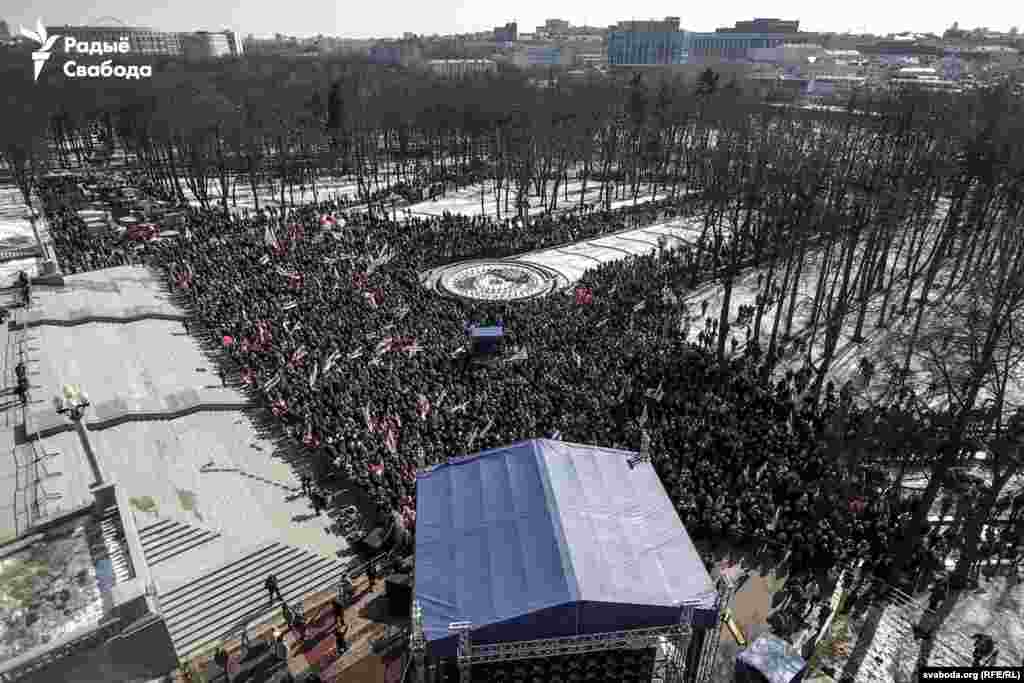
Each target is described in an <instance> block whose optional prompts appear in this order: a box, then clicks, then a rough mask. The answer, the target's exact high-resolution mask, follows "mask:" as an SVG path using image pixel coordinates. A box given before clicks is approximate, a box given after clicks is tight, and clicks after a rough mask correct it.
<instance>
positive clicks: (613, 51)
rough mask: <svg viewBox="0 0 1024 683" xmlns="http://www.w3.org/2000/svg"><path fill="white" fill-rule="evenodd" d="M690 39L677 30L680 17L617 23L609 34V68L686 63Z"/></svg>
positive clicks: (687, 35)
mask: <svg viewBox="0 0 1024 683" xmlns="http://www.w3.org/2000/svg"><path fill="white" fill-rule="evenodd" d="M689 36H690V34H688V33H686V32H685V31H680V30H679V17H666V18H665V19H663V20H661V21H658V20H649V21H620V22H619V23H618V24H617V25H616V26H613V27H612V28H611V30H610V31H609V32H608V50H607V51H608V65H609V66H630V65H638V66H639V65H668V64H686V63H687V61H688V53H687V50H688V46H689V45H688V42H689Z"/></svg>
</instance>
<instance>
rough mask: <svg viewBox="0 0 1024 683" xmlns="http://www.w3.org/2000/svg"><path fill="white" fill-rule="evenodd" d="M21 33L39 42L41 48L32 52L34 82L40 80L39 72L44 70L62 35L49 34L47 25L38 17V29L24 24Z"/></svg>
mask: <svg viewBox="0 0 1024 683" xmlns="http://www.w3.org/2000/svg"><path fill="white" fill-rule="evenodd" d="M21 35H23V36H25V37H26V38H28V39H29V40H34V41H36V42H37V43H38V44H39V49H38V50H35V51H34V52H32V67H33V71H34V75H33V78H32V80H33V82H38V81H39V74H41V73H42V72H43V66H44V65H45V64H46V60H48V59H49V58H50V55H51V54H53V53H52V52H51V51H50V49H51V48H52V47H53V44H54V43H56V42H57V41H58V40H59V39H60V36H47V35H46V27H45V26H43V20H42V19H36V30H35V31H31V30H29V29H27V28H25V27H24V26H22V27H21Z"/></svg>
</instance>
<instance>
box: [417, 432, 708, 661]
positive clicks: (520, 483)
mask: <svg viewBox="0 0 1024 683" xmlns="http://www.w3.org/2000/svg"><path fill="white" fill-rule="evenodd" d="M631 455H635V454H633V453H629V452H627V451H620V450H614V449H609V448H598V447H596V446H584V445H579V444H571V443H566V442H562V441H549V440H546V439H534V440H531V441H523V442H520V443H516V444H513V445H511V446H506V447H503V448H496V449H492V450H489V451H484V452H482V453H478V454H476V455H474V456H470V457H467V458H462V459H460V460H458V461H454V462H451V463H448V464H445V465H439V466H437V467H435V468H432V469H431V470H428V471H427V472H424V473H421V474H419V475H418V477H417V480H418V481H417V497H416V499H417V502H416V589H415V592H416V599H417V600H418V601H419V602H420V606H421V608H422V610H423V626H424V634H425V636H426V639H427V641H428V642H429V643H431V649H432V652H433V654H435V655H441V656H443V655H445V654H451V650H452V648H453V647H454V639H453V638H451V637H450V634H449V632H448V625H449V624H450V623H452V622H455V621H469V622H472V623H473V625H474V633H473V640H474V642H478V643H485V642H501V641H514V640H527V639H534V638H550V637H558V636H565V635H577V634H581V633H599V632H605V631H614V630H619V629H622V628H634V627H642V626H660V625H667V624H672V623H675V622H676V621H677V620H678V618H679V613H680V610H681V607H682V605H684V604H688V605H693V606H697V607H700V608H701V609H710V608H711V606H712V603H713V601H714V597H715V594H714V586H713V583H712V581H711V578H710V577H709V576H708V574H707V571H706V570H705V568H704V563H703V562H702V561H701V559H700V557H699V555H698V554H697V550H696V548H694V546H693V543H692V542H691V540H690V538H689V536H688V535H687V533H686V530H685V529H684V528H683V525H682V523H681V522H680V521H679V517H678V515H677V514H676V511H675V509H674V508H673V506H672V502H671V501H670V500H669V498H668V496H667V495H666V493H665V489H664V488H663V487H662V485H661V482H660V480H659V479H658V476H657V474H656V473H655V472H654V468H653V467H652V466H651V465H650V464H649V463H641V464H639V465H637V466H636V468H635V469H630V468H629V465H628V464H627V460H628V458H629V457H630V456H631Z"/></svg>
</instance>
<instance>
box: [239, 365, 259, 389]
mask: <svg viewBox="0 0 1024 683" xmlns="http://www.w3.org/2000/svg"><path fill="white" fill-rule="evenodd" d="M240 374H241V376H242V384H245V385H246V386H251V385H252V384H254V383H255V382H256V373H255V372H253V370H252V368H242V372H241V373H240Z"/></svg>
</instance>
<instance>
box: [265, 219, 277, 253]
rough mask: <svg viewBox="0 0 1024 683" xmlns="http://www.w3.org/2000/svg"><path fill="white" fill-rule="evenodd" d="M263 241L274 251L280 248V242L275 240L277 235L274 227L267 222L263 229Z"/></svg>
mask: <svg viewBox="0 0 1024 683" xmlns="http://www.w3.org/2000/svg"><path fill="white" fill-rule="evenodd" d="M263 243H264V244H266V245H267V246H268V247H270V248H271V249H273V250H274V251H277V250H279V249H280V248H281V244H280V242H278V240H277V235H276V234H275V233H274V229H273V228H272V227H270V223H267V225H266V227H265V228H264V229H263Z"/></svg>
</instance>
